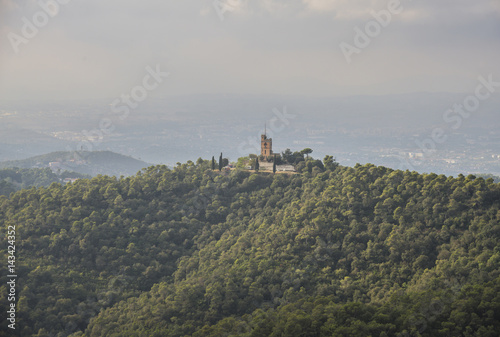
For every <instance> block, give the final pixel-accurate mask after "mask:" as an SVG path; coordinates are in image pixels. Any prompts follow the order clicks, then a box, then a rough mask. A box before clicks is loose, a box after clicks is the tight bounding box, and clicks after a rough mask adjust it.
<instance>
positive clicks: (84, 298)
mask: <svg viewBox="0 0 500 337" xmlns="http://www.w3.org/2000/svg"><path fill="white" fill-rule="evenodd" d="M209 167H210V163H209V162H208V161H203V162H202V161H198V162H197V163H196V164H195V163H191V162H190V163H189V164H183V165H180V166H178V167H176V168H174V169H172V170H170V169H168V168H166V167H164V166H156V167H149V168H148V169H146V170H144V171H143V172H141V173H140V174H138V175H136V176H132V177H127V178H123V179H117V178H115V177H106V176H98V177H96V178H93V179H91V180H85V179H82V180H79V181H77V182H75V183H74V184H70V185H67V186H61V185H57V184H52V185H51V186H50V187H49V188H39V189H30V190H21V191H19V192H16V193H15V194H13V195H12V196H11V198H10V199H9V198H6V197H0V223H1V224H2V226H1V231H2V232H1V233H0V240H1V244H2V247H6V246H7V243H6V239H7V234H6V229H7V226H9V225H12V226H16V231H17V240H18V241H17V247H16V248H17V249H16V254H17V256H18V260H17V261H16V268H17V274H18V281H17V287H18V291H19V292H18V299H19V301H18V309H19V311H18V320H17V322H16V323H17V326H18V329H20V335H21V336H73V337H75V336H96V337H97V336H200V337H201V336H204V337H205V336H248V337H250V336H252V337H256V336H290V337H292V336H293V337H296V336H311V337H312V336H315V337H316V336H325V337H326V336H497V335H498V331H500V275H499V272H500V269H499V264H500V225H499V223H500V185H499V184H495V183H493V180H492V179H488V180H484V179H482V178H475V177H474V176H468V177H464V176H459V177H457V178H451V177H445V176H442V175H440V176H438V175H435V174H425V175H422V174H418V173H416V172H409V171H406V172H403V171H394V170H391V169H388V168H384V167H376V166H373V165H364V166H361V165H357V166H355V167H354V168H351V167H342V166H339V167H336V166H328V165H326V168H325V167H322V165H318V166H317V167H312V166H311V167H307V166H306V169H304V172H303V173H302V174H296V175H285V174H276V175H273V174H269V173H260V174H259V173H250V172H244V171H239V170H234V171H231V172H228V173H226V174H220V173H219V172H214V171H211V170H210V168H209ZM0 258H1V259H2V261H7V257H6V256H5V251H4V250H2V256H0ZM2 275H5V274H4V273H2ZM0 281H1V282H0V288H1V292H2V294H6V293H7V288H6V287H7V285H6V279H5V277H3V276H2V279H1V280H0ZM0 306H1V308H0V309H1V310H0V311H1V312H2V313H3V315H5V312H6V309H5V308H6V306H7V302H6V296H2V297H1V298H0ZM1 322H2V324H3V325H2V326H1V328H2V331H4V333H3V336H6V335H7V333H5V331H6V330H7V327H6V323H5V322H6V320H5V319H4V318H2V320H1ZM0 335H1V334H0Z"/></svg>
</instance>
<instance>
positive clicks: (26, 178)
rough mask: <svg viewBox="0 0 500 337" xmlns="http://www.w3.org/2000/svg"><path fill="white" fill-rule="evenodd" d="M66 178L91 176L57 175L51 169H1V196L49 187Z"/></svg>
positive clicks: (65, 173) (71, 173) (65, 172)
mask: <svg viewBox="0 0 500 337" xmlns="http://www.w3.org/2000/svg"><path fill="white" fill-rule="evenodd" d="M65 178H73V179H80V178H90V176H89V175H85V174H81V173H76V172H69V171H64V172H62V173H61V174H59V175H57V174H55V173H54V172H52V170H51V169H49V168H32V169H23V168H6V169H0V195H5V196H8V195H10V194H11V193H13V192H15V191H18V190H20V189H25V188H30V187H48V186H49V185H50V184H52V183H55V182H60V181H61V180H62V179H65Z"/></svg>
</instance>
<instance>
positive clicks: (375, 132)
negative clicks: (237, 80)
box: [0, 93, 500, 176]
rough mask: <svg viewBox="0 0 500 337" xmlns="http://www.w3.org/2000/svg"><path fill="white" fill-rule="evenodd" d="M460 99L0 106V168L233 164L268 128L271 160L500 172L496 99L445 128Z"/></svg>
mask: <svg viewBox="0 0 500 337" xmlns="http://www.w3.org/2000/svg"><path fill="white" fill-rule="evenodd" d="M463 97H464V95H460V94H445V93H443V94H430V93H417V94H406V95H390V96H357V97H339V98H335V97H334V98H317V99H314V98H302V97H296V96H282V97H281V96H280V97H278V96H238V95H213V96H209V95H207V96H185V97H173V98H166V99H163V100H158V99H149V100H147V101H145V102H144V104H142V105H141V106H139V107H138V108H137V109H135V110H132V111H130V113H129V114H128V115H120V114H117V113H115V112H113V111H112V110H111V108H110V105H109V102H108V101H100V102H93V103H88V102H77V101H67V102H61V101H58V102H57V103H52V102H22V103H20V102H0V103H1V104H0V161H6V160H18V159H24V158H28V157H32V156H35V155H41V154H46V153H49V152H52V151H79V150H85V151H103V150H110V151H113V152H117V153H120V154H124V155H127V156H132V157H134V158H137V159H140V160H143V161H145V162H147V163H151V164H167V165H171V166H174V165H175V164H176V163H177V162H185V161H188V160H193V161H194V160H196V159H197V158H199V157H202V158H204V159H210V158H211V157H212V156H218V154H220V152H223V153H224V157H227V158H229V159H230V161H236V160H237V159H238V158H239V157H243V156H247V155H248V154H250V153H259V152H260V135H261V134H262V132H263V131H264V128H265V126H267V133H268V134H269V136H270V137H272V138H273V149H274V152H276V153H278V152H282V151H284V150H285V149H287V148H290V149H291V150H292V151H299V150H302V149H304V148H311V149H313V153H312V156H313V157H314V158H318V159H323V157H324V156H325V155H333V156H334V157H335V158H336V160H337V161H338V162H339V163H340V164H341V165H346V166H353V165H355V164H356V163H361V164H364V163H373V164H376V165H384V166H388V167H391V168H395V169H403V170H406V169H409V170H416V171H418V172H435V173H438V174H446V175H454V176H456V175H457V174H459V173H463V174H471V173H472V174H478V173H490V174H494V175H500V128H499V126H500V125H499V124H500V119H499V118H498V113H499V112H500V111H498V109H499V107H500V96H498V95H496V96H491V98H489V99H488V100H486V101H484V102H482V103H481V104H482V105H481V106H480V108H479V109H478V110H477V111H476V112H474V114H470V116H467V118H463V119H462V120H460V125H458V123H455V124H452V123H450V122H449V121H450V120H451V117H452V116H451V117H450V113H449V112H447V111H448V110H449V109H450V107H452V106H453V105H454V104H457V103H460V102H462V101H463ZM457 116H458V115H457ZM53 165H56V164H53Z"/></svg>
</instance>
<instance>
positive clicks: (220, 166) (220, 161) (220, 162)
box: [219, 152, 222, 171]
mask: <svg viewBox="0 0 500 337" xmlns="http://www.w3.org/2000/svg"><path fill="white" fill-rule="evenodd" d="M219 171H222V152H221V153H220V157H219Z"/></svg>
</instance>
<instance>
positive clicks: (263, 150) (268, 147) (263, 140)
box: [260, 129, 273, 159]
mask: <svg viewBox="0 0 500 337" xmlns="http://www.w3.org/2000/svg"><path fill="white" fill-rule="evenodd" d="M260 155H261V156H263V157H264V158H266V159H269V158H271V157H272V156H273V139H272V138H267V129H266V131H265V132H264V134H263V135H261V136H260Z"/></svg>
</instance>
